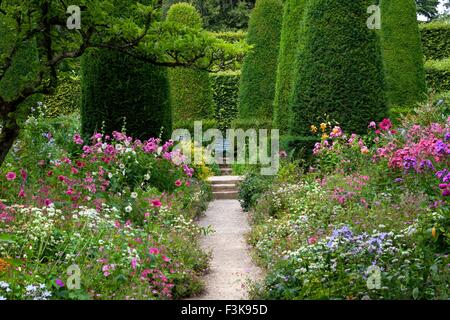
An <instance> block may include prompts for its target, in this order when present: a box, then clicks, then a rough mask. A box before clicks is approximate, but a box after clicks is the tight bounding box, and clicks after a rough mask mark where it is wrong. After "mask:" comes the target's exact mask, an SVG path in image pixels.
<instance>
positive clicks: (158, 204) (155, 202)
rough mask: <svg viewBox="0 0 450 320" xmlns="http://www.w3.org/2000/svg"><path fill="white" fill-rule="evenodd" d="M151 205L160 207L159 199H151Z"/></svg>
mask: <svg viewBox="0 0 450 320" xmlns="http://www.w3.org/2000/svg"><path fill="white" fill-rule="evenodd" d="M152 205H153V206H154V207H161V201H159V200H158V199H156V200H152Z"/></svg>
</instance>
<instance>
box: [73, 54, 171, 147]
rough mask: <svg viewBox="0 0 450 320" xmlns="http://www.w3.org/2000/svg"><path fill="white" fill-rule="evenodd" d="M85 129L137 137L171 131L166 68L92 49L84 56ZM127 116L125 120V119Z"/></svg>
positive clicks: (87, 133)
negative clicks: (123, 132) (125, 132)
mask: <svg viewBox="0 0 450 320" xmlns="http://www.w3.org/2000/svg"><path fill="white" fill-rule="evenodd" d="M82 92H83V95H82V107H81V119H82V132H83V135H84V136H85V137H87V136H90V135H91V134H92V133H94V132H96V131H97V132H102V131H104V132H106V133H111V132H112V131H121V128H122V127H124V126H125V128H126V131H127V134H129V135H131V136H133V137H136V138H137V139H148V138H150V137H158V136H159V135H160V133H161V130H162V128H164V130H163V137H164V138H168V137H169V136H170V134H171V127H172V122H171V109H170V103H169V86H168V79H167V73H166V70H165V69H164V68H162V67H157V66H154V65H152V64H149V63H144V62H140V61H138V60H136V59H134V58H131V57H129V56H127V55H124V54H121V53H118V52H114V51H109V50H92V51H90V52H89V53H87V54H86V55H85V56H84V57H83V59H82ZM124 119H125V121H124Z"/></svg>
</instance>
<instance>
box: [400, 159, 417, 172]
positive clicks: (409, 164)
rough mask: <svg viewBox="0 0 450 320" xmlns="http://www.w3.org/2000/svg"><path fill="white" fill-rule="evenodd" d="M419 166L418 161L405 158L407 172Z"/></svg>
mask: <svg viewBox="0 0 450 320" xmlns="http://www.w3.org/2000/svg"><path fill="white" fill-rule="evenodd" d="M416 164H417V160H416V158H414V157H405V158H404V159H403V168H405V170H406V171H408V170H410V169H413V168H415V166H416Z"/></svg>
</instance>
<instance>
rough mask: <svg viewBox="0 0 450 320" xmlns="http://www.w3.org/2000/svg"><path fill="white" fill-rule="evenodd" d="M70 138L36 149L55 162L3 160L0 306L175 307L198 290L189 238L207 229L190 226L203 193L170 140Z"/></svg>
mask: <svg viewBox="0 0 450 320" xmlns="http://www.w3.org/2000/svg"><path fill="white" fill-rule="evenodd" d="M30 126H31V125H30ZM29 130H31V129H29ZM69 131H70V130H69ZM70 137H71V138H70V141H69V142H67V141H66V142H65V144H64V145H61V144H58V143H55V140H54V138H53V135H52V133H50V132H48V133H45V134H44V135H43V136H41V138H42V139H43V140H44V141H43V142H40V143H41V145H39V146H35V148H40V149H44V148H47V150H50V152H49V153H50V154H58V155H61V157H59V158H56V159H55V158H53V157H47V158H41V159H34V161H30V159H24V158H23V157H20V152H19V151H18V152H17V154H13V155H12V156H11V159H19V161H11V160H10V162H9V163H8V164H6V165H5V166H3V168H2V172H1V177H0V199H1V201H0V234H1V236H0V281H1V282H0V299H174V298H181V297H186V296H189V295H191V294H194V293H197V292H199V291H200V290H201V289H202V282H201V280H200V276H201V274H202V273H203V272H204V270H205V269H206V268H207V264H208V255H207V254H206V253H204V252H203V251H202V250H201V249H200V247H199V245H198V239H199V237H200V235H201V234H204V233H207V232H209V230H208V229H205V228H200V227H198V226H197V225H196V224H195V223H194V219H195V218H196V217H197V216H198V215H199V214H201V213H202V212H203V211H204V210H205V208H206V204H207V201H208V200H209V198H210V190H209V186H208V185H207V184H206V183H204V182H203V181H202V180H200V179H198V178H197V172H196V170H195V168H193V167H190V166H189V165H187V164H186V163H185V159H184V156H183V155H182V154H181V153H180V152H178V151H171V149H172V142H171V141H168V142H165V143H162V142H161V141H160V140H159V139H150V140H147V141H139V140H134V139H132V138H131V137H128V136H127V135H126V134H124V133H120V132H114V133H113V134H112V136H107V135H103V134H96V135H94V136H93V137H92V139H91V141H90V142H89V143H85V141H83V139H82V137H81V136H80V135H78V134H76V133H75V134H71V135H70ZM30 138H31V137H30V136H29V137H26V136H24V137H23V139H24V140H26V139H30ZM41 138H39V139H41ZM22 155H23V153H22ZM200 171H201V170H200Z"/></svg>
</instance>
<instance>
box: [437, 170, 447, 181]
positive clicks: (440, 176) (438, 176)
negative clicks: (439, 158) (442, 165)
mask: <svg viewBox="0 0 450 320" xmlns="http://www.w3.org/2000/svg"><path fill="white" fill-rule="evenodd" d="M447 174H448V170H447V169H443V170H441V171H438V172H436V178H438V179H439V180H442V178H444V177H445V176H446V175H447Z"/></svg>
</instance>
